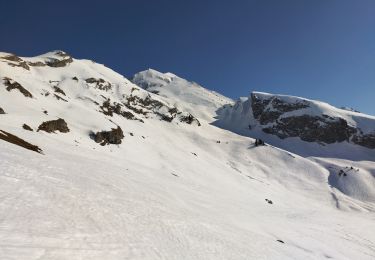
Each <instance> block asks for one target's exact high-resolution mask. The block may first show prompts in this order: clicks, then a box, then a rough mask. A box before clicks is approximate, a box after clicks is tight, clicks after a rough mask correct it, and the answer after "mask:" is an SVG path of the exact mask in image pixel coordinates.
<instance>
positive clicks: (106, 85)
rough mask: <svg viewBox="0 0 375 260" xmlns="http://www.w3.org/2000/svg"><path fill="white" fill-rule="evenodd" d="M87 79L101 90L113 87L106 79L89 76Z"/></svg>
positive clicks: (87, 81)
mask: <svg viewBox="0 0 375 260" xmlns="http://www.w3.org/2000/svg"><path fill="white" fill-rule="evenodd" d="M85 81H86V83H88V84H90V85H93V86H94V87H95V88H97V89H100V90H104V91H108V90H110V89H111V88H112V85H111V83H109V82H107V81H105V80H104V79H102V78H98V79H96V78H88V79H86V80H85Z"/></svg>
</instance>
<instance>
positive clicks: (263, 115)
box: [251, 93, 308, 125]
mask: <svg viewBox="0 0 375 260" xmlns="http://www.w3.org/2000/svg"><path fill="white" fill-rule="evenodd" d="M251 106H252V109H253V115H254V118H255V119H258V120H259V122H260V123H261V124H262V125H264V124H267V123H270V122H273V121H275V120H276V119H278V118H279V116H281V115H282V114H283V113H285V112H290V111H293V110H298V109H302V108H306V107H308V103H307V102H306V101H299V102H296V103H287V102H284V101H282V100H281V99H279V98H277V97H274V98H271V99H261V98H259V97H258V96H257V95H256V94H254V93H252V94H251Z"/></svg>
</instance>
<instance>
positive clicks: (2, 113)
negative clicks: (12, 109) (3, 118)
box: [0, 107, 5, 115]
mask: <svg viewBox="0 0 375 260" xmlns="http://www.w3.org/2000/svg"><path fill="white" fill-rule="evenodd" d="M4 114H5V111H4V109H2V108H1V107H0V115H4Z"/></svg>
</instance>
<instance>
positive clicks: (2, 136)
mask: <svg viewBox="0 0 375 260" xmlns="http://www.w3.org/2000/svg"><path fill="white" fill-rule="evenodd" d="M0 140H4V141H6V142H9V143H12V144H15V145H18V146H21V147H23V148H25V149H28V150H31V151H34V152H37V153H42V149H40V148H39V147H38V146H36V145H33V144H31V143H29V142H26V141H25V140H23V139H21V138H19V137H18V136H15V135H13V134H11V133H8V132H5V131H3V130H0Z"/></svg>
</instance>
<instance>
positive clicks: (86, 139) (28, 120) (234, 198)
mask: <svg viewBox="0 0 375 260" xmlns="http://www.w3.org/2000/svg"><path fill="white" fill-rule="evenodd" d="M6 55H8V54H6V53H1V54H0V57H1V56H6ZM51 58H57V59H61V57H60V56H58V57H56V52H51V53H47V54H45V55H41V56H39V57H34V58H22V60H23V61H25V62H38V61H40V62H42V63H43V62H46V61H48V60H49V59H51ZM9 63H11V64H13V62H12V61H10V62H9V61H7V60H2V59H1V58H0V107H1V108H2V109H3V110H4V111H5V113H6V114H2V115H0V118H1V121H0V130H2V131H6V132H8V133H11V134H13V135H16V136H18V137H20V138H22V139H24V140H26V141H27V142H30V143H31V144H34V145H37V146H39V147H40V148H41V149H42V150H43V154H40V153H36V152H34V151H30V150H26V149H24V148H22V147H20V146H16V145H14V144H11V143H8V142H4V141H3V140H0V259H7V260H8V259H17V260H22V259H375V232H374V231H375V214H374V211H375V179H374V175H375V162H374V161H373V160H372V161H371V160H367V161H364V160H356V161H352V160H344V159H335V158H328V157H324V158H323V157H321V158H319V157H309V158H305V157H301V156H299V155H296V154H293V153H291V152H288V151H285V150H282V149H279V148H276V147H274V146H270V145H268V146H261V147H254V145H253V143H254V139H252V138H250V137H245V136H241V135H237V134H235V133H233V132H231V131H228V130H224V129H220V128H218V127H216V126H214V125H212V124H211V123H212V122H213V121H214V117H217V116H218V115H217V114H216V112H215V111H216V110H217V108H219V107H221V106H223V105H225V104H233V102H232V101H231V100H230V99H228V98H225V97H223V96H221V95H219V94H216V93H213V92H211V91H208V90H205V89H204V88H202V87H199V86H192V84H193V83H189V82H188V81H186V80H183V79H180V78H178V77H177V76H175V75H173V74H170V73H168V74H162V73H159V72H156V71H151V72H150V71H149V72H147V73H151V77H153V78H155V77H156V76H161V77H166V78H173V81H171V82H175V83H173V84H172V85H171V84H168V86H167V87H165V88H163V86H160V85H159V86H154V88H159V95H156V94H153V93H150V92H148V91H147V90H144V89H142V88H140V87H138V86H136V85H134V84H133V83H131V82H130V81H128V80H127V79H125V78H124V77H123V76H121V75H120V74H118V73H116V72H114V71H112V70H110V69H108V68H106V67H105V66H103V65H100V64H97V63H94V62H92V61H89V60H76V59H73V61H72V62H71V63H68V64H66V65H65V66H62V67H50V66H30V68H29V70H27V69H25V68H23V67H19V66H12V65H9ZM163 75H164V76H163ZM4 77H7V78H10V79H12V82H13V81H16V82H18V83H19V84H21V85H22V86H23V87H24V88H25V89H26V90H27V91H29V92H30V93H31V94H32V98H30V97H25V96H24V95H23V94H22V93H21V92H20V91H18V90H17V89H12V90H10V91H8V90H7V89H6V86H5V85H4V80H3V78H4ZM138 77H139V75H138ZM73 78H75V79H73ZM87 78H96V79H98V78H100V79H103V80H104V81H105V82H106V83H110V84H111V88H110V89H109V90H103V89H100V88H99V87H98V86H94V85H95V84H92V83H87V82H86V81H85V79H87ZM142 80H143V81H144V82H145V81H146V80H147V78H146V79H145V78H143V79H142ZM135 82H136V81H135ZM149 82H151V81H149ZM164 82H165V81H164ZM106 83H105V84H106ZM151 83H152V82H151ZM140 85H141V87H144V86H145V85H144V84H140ZM55 87H58V88H59V89H61V90H63V91H64V93H65V95H62V94H59V93H56V92H55V91H56V88H55ZM146 89H147V88H146ZM154 90H156V89H154ZM47 92H48V93H49V94H48V95H47ZM54 94H58V96H60V97H61V98H63V99H65V101H64V100H62V99H58V98H56V97H55V96H54ZM131 95H135V96H137V97H146V96H148V97H150V98H151V99H153V100H157V101H159V102H161V103H162V104H165V106H166V107H170V108H172V107H175V108H177V109H179V111H181V113H190V114H191V115H193V116H195V117H196V118H198V120H199V121H200V124H201V126H198V125H197V124H186V123H183V122H180V121H178V120H175V119H174V120H172V121H171V122H168V121H165V120H160V117H158V116H157V115H158V113H159V112H160V111H159V110H158V111H153V112H149V113H148V114H147V115H143V114H135V116H136V117H137V118H138V119H141V120H142V121H143V123H142V122H141V121H140V120H129V119H126V118H124V117H122V116H120V115H118V114H113V116H112V117H111V116H109V115H105V114H103V113H101V112H100V105H101V104H102V103H103V101H104V100H107V99H108V98H110V100H111V102H114V101H115V102H119V103H120V102H123V101H124V100H125V99H126V98H129V97H130V96H131ZM95 102H97V103H98V104H99V105H97V104H96V103H95ZM123 109H126V108H123ZM160 109H162V108H160ZM133 113H134V112H133ZM160 113H161V112H160ZM57 118H63V119H64V120H65V121H66V122H67V125H68V127H69V129H70V131H69V132H68V133H60V132H56V133H46V132H43V131H38V132H37V131H36V130H37V128H38V126H39V125H40V124H41V123H42V122H43V121H47V120H54V119H57ZM23 124H27V125H29V126H30V127H31V128H32V129H33V130H34V131H27V130H25V129H23V128H22V125H23ZM116 125H118V126H120V127H121V129H122V130H123V131H124V135H125V138H124V139H123V140H122V143H121V144H120V145H105V146H101V145H99V144H98V143H96V142H95V141H94V140H93V139H92V138H90V133H91V132H92V131H93V132H97V131H101V130H109V129H111V128H114V127H116ZM340 170H344V171H345V173H346V174H347V176H346V177H343V176H339V175H338V172H339V171H340ZM266 199H267V200H270V201H272V204H270V203H268V202H267V201H266Z"/></svg>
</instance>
